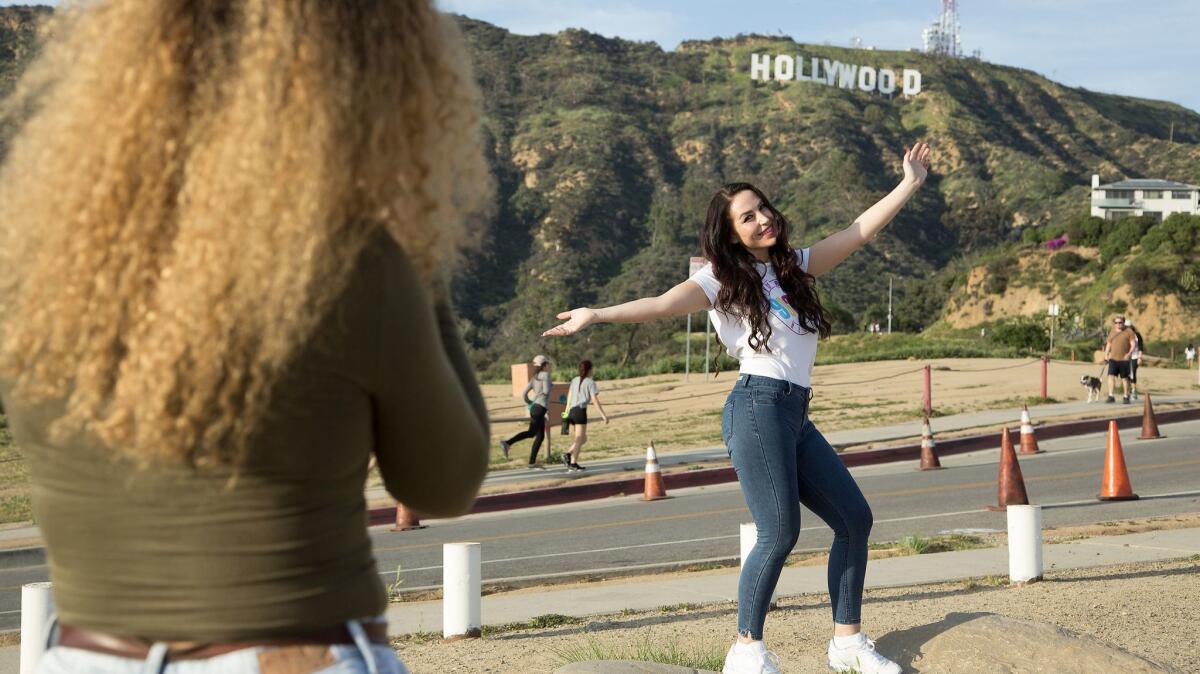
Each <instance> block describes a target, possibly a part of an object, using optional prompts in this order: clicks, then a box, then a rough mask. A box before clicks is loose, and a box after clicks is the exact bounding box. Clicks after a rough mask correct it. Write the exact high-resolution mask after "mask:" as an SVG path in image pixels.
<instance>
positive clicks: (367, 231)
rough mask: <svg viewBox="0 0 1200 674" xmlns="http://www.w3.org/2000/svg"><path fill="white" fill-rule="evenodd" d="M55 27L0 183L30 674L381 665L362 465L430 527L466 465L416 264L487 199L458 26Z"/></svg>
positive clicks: (166, 17)
mask: <svg viewBox="0 0 1200 674" xmlns="http://www.w3.org/2000/svg"><path fill="white" fill-rule="evenodd" d="M49 35H51V39H50V42H49V43H48V44H47V45H45V47H44V49H43V52H42V54H41V55H40V57H39V59H38V60H37V62H36V63H35V64H34V65H33V66H32V67H31V69H30V70H29V72H28V73H27V74H26V76H25V77H24V79H23V81H22V82H21V84H20V85H19V88H18V91H17V93H16V95H15V97H14V99H12V100H13V103H12V104H11V106H10V108H9V119H10V121H12V122H14V123H16V124H17V125H18V126H19V131H18V135H17V137H16V138H15V140H14V142H13V143H12V146H11V149H10V152H9V154H8V157H7V161H6V164H5V166H4V168H3V173H2V174H0V269H2V270H3V271H2V272H0V394H2V395H3V398H4V403H5V407H6V409H7V411H8V415H9V420H10V423H11V426H12V431H13V434H14V436H15V437H16V439H17V442H18V444H19V445H20V447H21V448H22V450H23V452H24V454H25V456H26V458H27V459H28V462H29V466H30V472H31V480H32V483H33V493H34V496H33V501H34V503H33V505H34V511H35V513H36V515H37V518H38V524H39V526H40V527H41V529H42V532H43V535H44V537H45V541H46V545H47V550H48V558H49V566H50V576H51V579H52V581H53V582H54V592H55V601H56V608H57V611H58V616H57V617H58V621H59V622H58V629H57V635H58V637H57V646H56V647H54V648H52V649H51V650H50V651H49V652H47V653H46V655H45V656H44V657H43V658H42V660H41V663H40V665H39V670H38V671H39V672H43V673H48V672H66V671H76V672H78V671H88V672H118V671H120V672H124V671H131V670H132V669H135V668H141V667H142V664H141V662H140V661H142V660H146V661H148V662H149V665H148V669H146V670H140V669H139V671H167V672H171V671H176V669H177V668H178V667H180V666H184V667H187V668H188V669H187V671H189V672H210V671H211V672H225V671H239V672H240V671H259V670H260V668H261V671H264V672H267V671H283V670H284V669H286V671H289V672H302V671H317V670H321V671H326V670H327V668H334V667H336V669H328V671H339V672H341V671H346V672H350V671H371V672H397V671H403V666H402V665H401V664H400V663H399V661H398V660H397V659H396V657H395V654H394V652H393V651H392V650H391V648H390V647H389V646H388V645H387V640H386V626H385V625H384V624H382V623H381V622H379V621H378V616H380V614H381V613H382V612H383V610H384V608H385V606H386V595H385V593H384V588H383V585H382V583H381V579H380V576H379V573H378V571H377V569H376V566H375V561H374V558H373V556H372V551H371V543H370V539H369V538H368V537H367V532H366V526H365V525H366V504H365V501H364V492H363V487H364V480H365V476H366V470H367V464H368V459H369V457H371V455H372V454H374V456H375V457H377V459H378V464H379V468H380V470H381V472H382V475H383V479H384V483H385V485H386V486H387V488H388V490H389V491H390V492H391V493H392V494H393V495H394V496H395V497H396V498H397V499H398V500H400V501H402V502H404V503H405V504H406V505H408V506H409V507H411V508H413V509H415V510H418V511H421V512H424V513H428V514H431V515H455V514H460V513H463V512H464V511H465V510H466V509H467V508H469V506H470V504H471V502H472V501H473V499H474V495H475V493H476V491H477V489H478V486H479V484H480V483H481V481H482V478H483V475H484V472H485V471H486V465H487V444H488V440H487V439H488V432H487V414H486V411H485V409H484V406H483V400H482V397H481V395H480V392H479V388H478V385H477V383H476V382H475V379H474V376H473V374H472V371H471V369H470V367H469V364H468V362H467V359H466V357H465V352H464V348H463V345H462V342H461V339H460V337H459V335H458V334H457V331H456V328H455V322H454V317H453V313H452V312H451V310H450V307H449V303H448V298H447V293H446V288H445V284H444V280H443V279H442V278H440V277H439V272H438V270H439V269H444V268H446V267H447V266H449V264H448V263H449V262H451V261H452V260H453V258H454V255H455V254H456V251H457V250H458V249H459V248H460V246H461V245H462V244H463V243H464V228H463V219H464V217H465V216H467V215H468V214H470V213H474V212H479V211H481V210H482V209H483V207H484V206H485V204H486V203H487V202H488V200H489V194H490V182H489V179H488V176H487V171H486V165H485V163H484V161H483V155H482V151H481V147H480V143H479V140H478V117H479V94H478V91H477V89H476V87H475V85H474V80H473V76H472V74H471V72H470V69H469V67H468V65H467V59H466V56H465V51H464V49H463V47H462V45H461V37H460V36H459V35H458V32H457V29H456V27H455V26H454V25H453V23H452V22H451V21H450V20H449V19H447V18H446V17H444V16H442V15H440V14H438V13H437V12H435V11H434V9H433V8H432V7H431V6H430V2H429V1H428V0H386V1H379V2H375V1H370V2H368V1H366V0H347V1H344V2H327V1H326V0H289V2H274V1H272V0H194V1H193V2H172V1H170V0H108V1H106V2H98V3H80V4H79V5H76V6H72V7H69V8H67V9H64V10H62V11H60V12H59V16H58V17H56V19H55V20H54V25H53V26H52V27H51V29H50V30H49ZM417 389H419V390H420V395H414V394H413V391H414V390H417ZM464 409H466V410H469V413H468V414H467V415H466V416H465V417H464V416H463V414H462V410H464ZM430 425H433V426H436V427H438V428H439V429H441V430H440V431H439V434H440V435H439V442H438V450H437V451H430V449H429V447H427V446H425V445H424V443H414V442H413V440H412V429H413V428H423V427H429V426H430ZM173 663H174V664H173ZM164 668H165V669H164Z"/></svg>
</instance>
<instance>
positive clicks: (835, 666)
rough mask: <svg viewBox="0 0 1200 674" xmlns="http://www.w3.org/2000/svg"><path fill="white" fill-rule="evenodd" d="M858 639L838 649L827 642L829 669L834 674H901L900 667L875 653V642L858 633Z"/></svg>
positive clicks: (831, 641)
mask: <svg viewBox="0 0 1200 674" xmlns="http://www.w3.org/2000/svg"><path fill="white" fill-rule="evenodd" d="M859 637H860V638H859V639H858V641H857V642H855V643H854V644H851V645H850V646H847V647H845V648H838V647H837V646H835V645H834V644H833V640H832V639H830V641H829V668H830V669H832V670H833V671H835V672H848V671H853V672H858V673H859V674H901V672H902V670H901V669H900V665H897V664H896V663H894V662H892V661H891V660H888V659H887V658H885V657H883V656H882V655H880V654H879V653H878V652H876V651H875V642H874V641H871V640H870V639H868V638H867V635H865V634H863V633H861V632H859Z"/></svg>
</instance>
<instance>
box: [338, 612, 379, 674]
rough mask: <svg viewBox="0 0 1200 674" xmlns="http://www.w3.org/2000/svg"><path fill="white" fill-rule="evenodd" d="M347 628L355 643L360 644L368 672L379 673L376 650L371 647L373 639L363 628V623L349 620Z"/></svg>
mask: <svg viewBox="0 0 1200 674" xmlns="http://www.w3.org/2000/svg"><path fill="white" fill-rule="evenodd" d="M346 629H347V630H349V631H350V636H351V637H353V638H354V645H355V646H358V651H359V652H360V653H362V657H363V662H365V663H366V665H367V672H368V673H369V674H379V663H377V662H375V651H373V650H372V649H371V640H370V639H368V638H367V631H366V630H364V629H363V626H362V623H360V622H359V621H357V620H347V621H346Z"/></svg>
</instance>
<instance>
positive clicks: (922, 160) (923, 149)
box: [904, 143, 930, 185]
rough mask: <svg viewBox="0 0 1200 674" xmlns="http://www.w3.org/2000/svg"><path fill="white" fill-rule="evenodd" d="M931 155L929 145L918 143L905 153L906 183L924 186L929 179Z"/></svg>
mask: <svg viewBox="0 0 1200 674" xmlns="http://www.w3.org/2000/svg"><path fill="white" fill-rule="evenodd" d="M929 154H930V149H929V144H928V143H917V144H916V145H913V146H912V147H910V148H908V151H906V152H905V153H904V180H905V182H912V183H916V184H917V185H921V184H924V182H925V178H927V177H929Z"/></svg>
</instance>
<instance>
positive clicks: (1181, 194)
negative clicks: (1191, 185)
mask: <svg viewBox="0 0 1200 674" xmlns="http://www.w3.org/2000/svg"><path fill="white" fill-rule="evenodd" d="M1171 198H1172V199H1184V200H1186V201H1191V199H1192V193H1191V192H1189V191H1187V190H1171Z"/></svg>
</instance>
